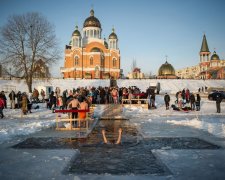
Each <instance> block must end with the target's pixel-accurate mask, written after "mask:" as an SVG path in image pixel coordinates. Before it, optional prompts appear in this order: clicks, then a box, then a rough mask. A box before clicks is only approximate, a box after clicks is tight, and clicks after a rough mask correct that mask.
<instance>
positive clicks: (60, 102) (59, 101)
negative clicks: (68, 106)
mask: <svg viewBox="0 0 225 180" xmlns="http://www.w3.org/2000/svg"><path fill="white" fill-rule="evenodd" d="M57 106H58V107H59V109H63V99H62V96H59V97H58V101H57Z"/></svg>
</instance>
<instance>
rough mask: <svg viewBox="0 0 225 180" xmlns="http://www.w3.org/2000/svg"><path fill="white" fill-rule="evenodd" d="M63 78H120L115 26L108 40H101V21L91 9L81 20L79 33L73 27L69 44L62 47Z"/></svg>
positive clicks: (76, 28)
mask: <svg viewBox="0 0 225 180" xmlns="http://www.w3.org/2000/svg"><path fill="white" fill-rule="evenodd" d="M60 71H61V73H62V74H63V77H64V78H74V79H111V78H112V79H118V78H120V74H121V69H120V50H119V48H118V37H117V35H116V33H115V29H114V28H113V29H112V32H111V34H110V35H109V36H108V39H107V40H106V39H105V38H104V39H102V28H101V23H100V21H99V20H98V18H96V17H95V16H94V10H93V9H91V11H90V16H89V17H88V18H86V19H85V21H84V23H83V29H82V32H80V31H79V30H78V26H76V27H75V30H74V32H73V33H72V36H71V41H70V43H69V45H66V47H65V59H64V67H62V68H61V69H60Z"/></svg>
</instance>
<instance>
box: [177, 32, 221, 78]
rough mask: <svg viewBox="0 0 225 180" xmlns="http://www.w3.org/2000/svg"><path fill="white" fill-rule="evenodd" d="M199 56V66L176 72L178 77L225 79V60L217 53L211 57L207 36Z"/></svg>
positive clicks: (204, 37) (204, 38)
mask: <svg viewBox="0 0 225 180" xmlns="http://www.w3.org/2000/svg"><path fill="white" fill-rule="evenodd" d="M199 55H200V62H199V64H198V65H196V66H192V67H186V68H183V69H179V70H177V71H176V75H177V76H178V77H179V78H184V79H189V78H191V79H225V77H224V68H225V60H221V59H220V57H219V56H218V54H217V53H216V51H214V52H213V55H212V56H211V57H210V55H211V52H210V51H209V47H208V43H207V40H206V36H205V34H204V36H203V40H202V46H201V49H200V52H199Z"/></svg>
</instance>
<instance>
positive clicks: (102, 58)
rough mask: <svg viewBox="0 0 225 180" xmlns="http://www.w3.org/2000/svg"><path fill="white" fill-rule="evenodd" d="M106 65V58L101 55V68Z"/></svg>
mask: <svg viewBox="0 0 225 180" xmlns="http://www.w3.org/2000/svg"><path fill="white" fill-rule="evenodd" d="M104 64H105V57H104V54H103V53H101V66H104Z"/></svg>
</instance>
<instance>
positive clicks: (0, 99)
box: [0, 98, 5, 108]
mask: <svg viewBox="0 0 225 180" xmlns="http://www.w3.org/2000/svg"><path fill="white" fill-rule="evenodd" d="M4 106H5V103H4V100H3V99H2V98H0V108H4Z"/></svg>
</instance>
